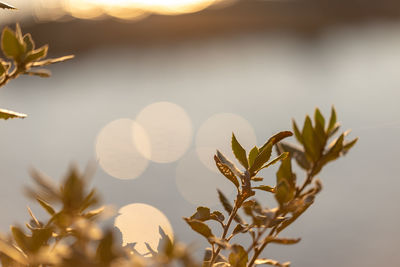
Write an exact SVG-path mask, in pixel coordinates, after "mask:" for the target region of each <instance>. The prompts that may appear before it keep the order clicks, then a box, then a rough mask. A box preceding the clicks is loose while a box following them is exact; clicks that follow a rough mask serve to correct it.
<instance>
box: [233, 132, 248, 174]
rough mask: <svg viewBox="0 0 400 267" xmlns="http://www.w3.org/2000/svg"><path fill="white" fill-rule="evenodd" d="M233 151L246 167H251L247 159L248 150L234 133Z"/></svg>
mask: <svg viewBox="0 0 400 267" xmlns="http://www.w3.org/2000/svg"><path fill="white" fill-rule="evenodd" d="M232 151H233V154H234V155H235V157H236V158H237V160H238V161H239V162H240V164H242V166H243V167H244V168H246V169H248V168H249V163H248V161H247V156H246V150H245V149H244V148H243V147H242V146H241V145H240V143H239V142H238V140H237V139H236V136H235V135H234V134H233V133H232Z"/></svg>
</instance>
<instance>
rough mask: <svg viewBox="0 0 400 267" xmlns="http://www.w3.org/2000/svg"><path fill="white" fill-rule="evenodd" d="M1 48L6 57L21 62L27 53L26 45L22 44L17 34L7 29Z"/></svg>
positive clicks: (5, 29) (3, 35)
mask: <svg viewBox="0 0 400 267" xmlns="http://www.w3.org/2000/svg"><path fill="white" fill-rule="evenodd" d="M1 48H2V50H3V53H4V55H5V56H6V57H8V58H11V59H14V60H15V61H19V59H20V58H22V56H23V55H24V53H25V47H24V44H23V43H21V42H20V40H19V39H18V37H17V36H16V34H15V33H14V32H13V31H12V30H11V29H10V28H8V27H5V28H4V30H3V34H2V36H1Z"/></svg>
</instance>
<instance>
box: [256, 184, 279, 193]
mask: <svg viewBox="0 0 400 267" xmlns="http://www.w3.org/2000/svg"><path fill="white" fill-rule="evenodd" d="M253 189H258V190H262V191H266V192H271V193H274V192H275V188H273V187H270V186H268V185H260V186H256V187H253Z"/></svg>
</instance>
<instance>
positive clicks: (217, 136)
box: [196, 113, 257, 172]
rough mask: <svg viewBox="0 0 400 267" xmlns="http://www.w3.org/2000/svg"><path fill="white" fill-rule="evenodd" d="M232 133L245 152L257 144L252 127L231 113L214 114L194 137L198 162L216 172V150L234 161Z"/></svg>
mask: <svg viewBox="0 0 400 267" xmlns="http://www.w3.org/2000/svg"><path fill="white" fill-rule="evenodd" d="M232 132H233V133H234V134H235V136H236V138H237V139H238V141H239V142H240V144H241V145H242V146H243V147H244V148H245V149H246V151H247V152H249V151H250V149H251V148H252V147H254V146H255V145H256V143H257V138H256V134H255V132H254V128H253V126H252V125H251V124H250V123H249V122H248V121H247V120H246V119H244V118H243V117H241V116H239V115H236V114H233V113H219V114H215V115H213V116H211V117H210V118H208V119H207V120H206V121H205V122H204V123H203V124H202V125H201V126H200V128H199V130H198V132H197V135H196V152H197V155H198V157H199V159H200V161H201V162H202V163H203V164H204V165H205V166H206V167H207V168H209V169H210V170H212V171H215V172H218V170H217V168H216V166H215V162H214V155H215V152H216V150H217V149H218V150H220V151H221V152H222V153H223V154H224V155H226V156H227V157H228V158H230V159H231V160H233V159H234V157H233V153H232V148H231V138H232Z"/></svg>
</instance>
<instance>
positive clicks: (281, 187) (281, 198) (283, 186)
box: [275, 180, 294, 205]
mask: <svg viewBox="0 0 400 267" xmlns="http://www.w3.org/2000/svg"><path fill="white" fill-rule="evenodd" d="M293 196H294V190H292V189H291V188H290V185H289V183H288V182H287V181H286V180H283V181H281V182H280V183H279V184H278V185H277V187H276V193H275V199H276V200H277V201H278V203H279V204H280V205H284V204H285V203H287V202H289V201H290V200H292V199H293Z"/></svg>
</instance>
